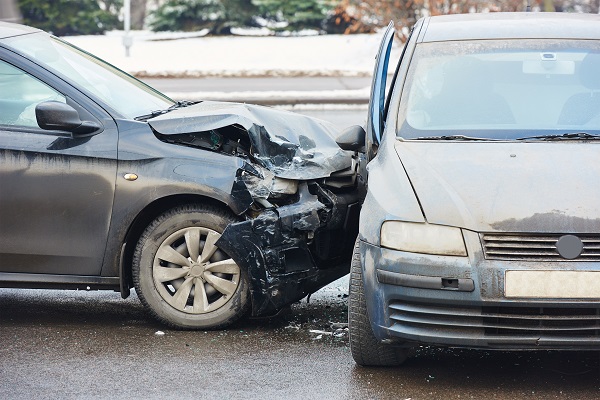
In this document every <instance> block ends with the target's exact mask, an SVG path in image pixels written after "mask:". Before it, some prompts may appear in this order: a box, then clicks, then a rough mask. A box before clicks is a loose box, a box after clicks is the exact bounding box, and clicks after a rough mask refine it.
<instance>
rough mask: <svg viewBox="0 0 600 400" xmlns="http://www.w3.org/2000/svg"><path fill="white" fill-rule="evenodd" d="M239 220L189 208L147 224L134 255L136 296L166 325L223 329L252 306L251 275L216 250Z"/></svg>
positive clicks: (215, 210) (209, 208)
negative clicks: (249, 280) (250, 294)
mask: <svg viewBox="0 0 600 400" xmlns="http://www.w3.org/2000/svg"><path fill="white" fill-rule="evenodd" d="M235 221H236V220H235V218H234V217H233V216H232V215H230V214H229V213H227V212H225V211H224V210H221V209H220V208H216V207H212V206H208V205H201V204H197V205H186V206H181V207H177V208H174V209H171V210H169V211H167V212H165V213H164V214H162V215H160V216H159V217H157V218H156V219H155V220H154V221H152V222H151V223H150V225H148V227H147V228H146V230H145V231H144V233H143V234H142V236H141V238H140V239H139V241H138V243H137V246H136V249H135V252H134V256H133V281H134V285H135V289H136V291H137V294H138V297H139V298H140V300H141V301H142V303H143V304H144V305H145V306H147V307H148V309H149V310H150V312H151V313H152V314H153V315H154V316H155V317H156V318H157V319H159V320H160V321H162V322H163V323H165V324H167V325H170V326H173V327H178V328H187V329H217V328H223V327H225V326H227V325H229V324H232V323H233V322H235V321H237V320H238V319H239V318H241V317H242V316H243V315H244V314H245V313H246V312H247V310H248V307H249V303H250V302H249V288H248V276H247V274H246V271H245V270H244V269H243V268H241V267H240V266H239V265H238V264H237V263H236V262H235V261H234V260H233V259H231V257H229V256H228V255H227V254H226V253H225V252H224V251H223V250H221V249H219V248H218V247H217V246H216V244H215V243H216V241H217V240H218V239H219V237H220V236H221V233H222V232H223V230H224V229H225V228H226V227H227V225H229V224H230V223H232V222H235Z"/></svg>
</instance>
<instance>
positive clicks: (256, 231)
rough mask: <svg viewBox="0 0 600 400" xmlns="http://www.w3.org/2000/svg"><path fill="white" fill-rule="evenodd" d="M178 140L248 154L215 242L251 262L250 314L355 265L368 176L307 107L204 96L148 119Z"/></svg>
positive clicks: (160, 133) (273, 307) (275, 307)
mask: <svg viewBox="0 0 600 400" xmlns="http://www.w3.org/2000/svg"><path fill="white" fill-rule="evenodd" d="M148 123H149V124H150V126H151V127H152V129H153V130H154V132H155V134H156V136H157V137H158V138H159V139H161V140H163V141H165V142H167V143H172V144H175V145H181V146H189V147H196V148H199V149H204V150H208V151H213V152H219V153H222V154H226V155H229V156H234V157H237V158H238V159H239V160H240V164H239V165H240V167H239V168H238V169H237V171H236V173H235V178H234V180H233V182H232V187H231V201H230V204H229V206H230V207H231V209H232V210H233V211H234V212H235V213H236V214H238V215H239V216H240V217H242V218H243V219H244V220H243V221H240V222H237V223H233V224H230V225H229V226H228V227H227V228H226V229H225V231H224V232H223V233H222V235H221V238H220V239H219V240H218V242H217V245H218V246H219V248H221V249H223V250H224V251H225V252H226V253H227V254H229V255H230V256H231V257H233V258H234V259H235V260H236V262H237V263H238V264H239V265H240V266H242V267H244V268H245V269H246V271H248V277H249V279H250V291H251V298H252V315H254V316H261V315H272V314H274V313H276V312H277V311H279V310H280V309H281V308H283V307H285V306H286V305H288V304H291V303H293V302H295V301H298V300H300V299H302V298H303V297H305V296H306V295H308V294H310V293H313V292H315V291H316V290H318V289H320V288H321V287H323V286H325V285H326V284H328V283H330V282H332V281H334V280H335V279H337V278H339V277H341V276H343V275H346V274H347V273H348V272H349V260H350V257H351V255H352V248H353V245H354V240H355V238H356V236H357V234H358V219H359V212H360V207H361V203H362V200H363V199H364V196H365V192H366V189H365V183H364V181H363V179H362V177H361V174H360V173H359V168H358V166H359V164H360V163H359V157H360V155H359V154H356V153H352V152H348V151H344V150H342V149H341V148H340V147H339V146H338V145H337V143H336V142H335V137H336V135H337V134H338V133H339V132H338V131H337V129H336V128H335V127H334V126H333V125H331V124H329V123H327V122H325V121H320V120H316V119H313V118H309V117H306V116H303V115H299V114H294V113H289V112H284V111H280V110H275V109H270V108H265V107H259V106H252V105H247V104H235V103H218V102H203V103H200V104H195V105H192V106H189V107H186V108H184V109H181V110H175V111H172V112H170V113H168V114H165V115H163V116H160V117H157V118H153V119H151V120H149V121H148Z"/></svg>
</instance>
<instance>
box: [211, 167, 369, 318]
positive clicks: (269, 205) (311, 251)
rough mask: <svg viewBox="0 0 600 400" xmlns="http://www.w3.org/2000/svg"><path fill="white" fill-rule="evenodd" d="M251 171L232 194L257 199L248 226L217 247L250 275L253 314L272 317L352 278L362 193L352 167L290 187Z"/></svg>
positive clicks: (239, 226) (232, 230) (231, 230)
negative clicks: (344, 278) (351, 261)
mask: <svg viewBox="0 0 600 400" xmlns="http://www.w3.org/2000/svg"><path fill="white" fill-rule="evenodd" d="M246 169H248V168H245V169H244V171H243V173H242V174H241V175H240V176H239V177H238V179H237V180H236V182H235V183H234V188H235V189H234V190H235V192H236V194H237V196H238V197H246V198H251V199H252V200H253V202H252V206H251V207H250V208H249V210H248V211H247V212H246V217H247V220H245V221H242V222H238V223H235V224H231V225H229V226H228V227H227V228H226V229H225V231H224V232H223V234H222V235H221V238H220V239H219V241H218V242H217V245H218V246H219V247H220V248H222V249H224V250H225V251H226V252H227V253H228V254H229V255H231V256H232V257H233V258H234V259H235V260H236V261H237V262H238V263H239V264H241V265H243V266H244V267H245V268H246V270H247V271H248V275H249V277H250V283H251V296H252V300H253V301H252V304H253V309H252V314H253V315H255V316H259V315H270V314H273V313H275V312H277V311H278V310H280V309H281V308H282V307H284V306H286V305H288V304H290V303H293V302H295V301H297V300H300V299H302V298H303V297H305V296H306V295H308V294H310V293H313V292H315V291H316V290H318V289H320V288H321V287H323V286H325V285H326V284H328V283H330V282H332V281H334V280H336V279H338V278H339V277H342V276H344V275H346V274H347V273H348V271H349V263H348V261H349V257H350V255H351V253H352V251H351V250H352V246H353V243H354V239H355V238H356V235H357V234H358V218H359V212H360V203H361V199H362V198H361V191H360V190H357V185H358V182H357V181H356V180H354V179H350V180H349V178H348V177H349V176H353V177H356V171H353V170H351V169H348V170H347V171H343V172H344V173H342V174H338V176H337V177H336V176H334V177H330V178H328V179H317V180H309V181H285V182H279V180H278V179H277V178H275V177H272V178H271V180H269V179H264V177H263V179H261V178H259V177H257V176H254V175H253V174H252V173H249V172H247V171H246ZM257 172H258V171H257ZM264 172H267V173H268V171H264ZM342 175H343V176H342ZM353 180H354V182H352V181H353ZM265 181H267V182H269V181H270V182H275V183H274V184H273V185H268V184H267V183H265ZM332 185H333V186H332ZM269 186H270V189H269ZM244 189H246V195H245V196H242V193H244ZM271 190H273V192H271ZM292 191H294V192H293V193H292ZM282 192H284V193H282Z"/></svg>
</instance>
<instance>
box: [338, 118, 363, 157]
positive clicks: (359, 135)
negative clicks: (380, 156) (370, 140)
mask: <svg viewBox="0 0 600 400" xmlns="http://www.w3.org/2000/svg"><path fill="white" fill-rule="evenodd" d="M366 136H367V133H366V132H365V129H364V128H363V127H362V126H360V125H353V126H351V127H349V128H346V129H344V130H343V131H342V133H341V134H340V135H339V136H338V137H337V138H336V139H335V142H336V143H337V144H338V146H340V148H341V149H342V150H350V151H358V152H361V153H363V152H364V151H365V150H364V149H365V138H366Z"/></svg>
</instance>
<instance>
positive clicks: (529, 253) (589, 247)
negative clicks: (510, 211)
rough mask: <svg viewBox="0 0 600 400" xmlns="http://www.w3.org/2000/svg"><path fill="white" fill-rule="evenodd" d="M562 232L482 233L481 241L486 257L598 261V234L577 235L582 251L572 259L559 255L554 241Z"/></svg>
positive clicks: (493, 258)
mask: <svg viewBox="0 0 600 400" xmlns="http://www.w3.org/2000/svg"><path fill="white" fill-rule="evenodd" d="M562 236H563V234H547V235H512V234H510V235H499V234H482V235H481V243H482V245H483V252H484V256H485V258H486V259H490V260H525V261H529V260H531V261H600V235H589V234H587V235H577V236H578V237H579V239H581V241H582V242H583V251H582V253H581V255H580V256H579V257H577V258H576V259H574V260H567V259H564V258H563V257H561V255H560V254H559V253H558V251H557V249H556V242H557V241H558V239H559V238H560V237H562Z"/></svg>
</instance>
